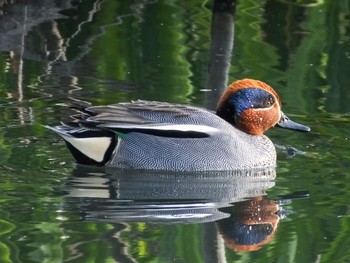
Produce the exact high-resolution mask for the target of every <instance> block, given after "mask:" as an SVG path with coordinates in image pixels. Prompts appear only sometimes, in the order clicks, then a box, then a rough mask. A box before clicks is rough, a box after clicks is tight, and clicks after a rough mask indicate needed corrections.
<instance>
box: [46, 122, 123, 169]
mask: <svg viewBox="0 0 350 263" xmlns="http://www.w3.org/2000/svg"><path fill="white" fill-rule="evenodd" d="M45 127H46V128H48V129H50V130H52V131H54V132H55V133H57V134H58V135H60V136H61V137H62V138H63V140H64V141H65V143H66V145H67V147H68V149H69V150H70V152H71V154H72V155H73V157H74V159H75V160H76V162H77V163H79V164H85V165H97V166H103V165H105V164H106V163H107V162H108V161H109V160H110V159H111V156H112V153H113V151H114V149H115V147H116V145H117V140H118V139H117V136H116V134H115V133H114V132H111V131H107V130H98V129H96V130H90V129H84V128H81V127H79V128H78V127H71V126H69V125H66V124H62V125H60V126H55V127H51V126H45Z"/></svg>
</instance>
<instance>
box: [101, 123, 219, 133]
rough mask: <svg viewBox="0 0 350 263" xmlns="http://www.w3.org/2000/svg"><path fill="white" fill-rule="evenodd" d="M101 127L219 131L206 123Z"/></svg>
mask: <svg viewBox="0 0 350 263" xmlns="http://www.w3.org/2000/svg"><path fill="white" fill-rule="evenodd" d="M99 127H106V128H123V129H144V130H161V131H167V130H169V131H183V132H191V131H193V132H217V131H219V130H218V129H216V128H214V127H210V126H206V125H195V124H170V125H157V126H156V125H155V126H146V125H131V124H129V125H128V124H119V125H113V124H112V125H110V124H106V125H99Z"/></svg>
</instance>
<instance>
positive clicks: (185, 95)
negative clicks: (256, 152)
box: [0, 0, 350, 263]
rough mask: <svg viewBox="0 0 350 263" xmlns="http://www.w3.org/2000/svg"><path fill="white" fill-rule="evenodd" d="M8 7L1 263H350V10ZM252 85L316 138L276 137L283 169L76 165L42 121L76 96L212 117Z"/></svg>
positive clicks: (196, 5) (0, 98)
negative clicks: (266, 87) (235, 86)
mask: <svg viewBox="0 0 350 263" xmlns="http://www.w3.org/2000/svg"><path fill="white" fill-rule="evenodd" d="M13 2H15V3H13V4H6V3H5V4H0V5H1V10H2V11H3V12H2V14H1V16H0V30H1V36H2V37H1V40H0V49H1V51H2V52H1V53H0V80H1V81H0V127H1V128H0V174H1V179H0V203H1V206H0V215H1V217H0V251H1V252H0V262H50V263H52V262H349V261H350V253H349V250H348V244H349V243H350V238H349V236H350V221H349V205H348V203H349V202H348V200H349V199H350V194H349V193H350V189H349V188H350V184H349V181H350V180H349V177H350V174H349V166H350V154H349V153H350V135H349V130H350V104H349V103H348V101H349V99H350V95H349V92H348V87H349V84H350V78H349V74H348V69H349V68H350V55H349V54H350V49H349V47H350V45H349V37H348V36H349V30H350V26H349V24H350V21H349V13H350V2H349V0H340V1H316V0H315V1H312V0H311V1H297V3H296V1H257V0H256V1H254V0H251V1H240V2H239V4H238V5H237V7H236V12H235V17H234V19H233V18H232V17H231V16H229V15H225V14H222V15H221V16H218V17H216V20H215V19H213V18H212V12H211V7H212V3H211V2H210V1H206V2H204V1H190V2H186V1H141V0H140V1H112V0H105V1H92V0H91V1H82V2H78V1H71V2H70V1H59V2H60V3H58V2H57V1H13ZM213 21H214V22H215V23H214V22H213ZM212 22H213V23H214V26H213V33H211V32H212V31H211V23H212ZM233 24H234V34H232V36H231V35H229V34H228V32H232V30H233V28H232V25H233ZM215 30H216V31H215ZM220 30H221V31H220ZM222 31H224V32H226V33H225V34H224V35H223V34H222V33H220V32H222ZM217 32H219V33H217ZM211 34H213V37H211ZM232 38H234V42H232ZM232 43H234V45H233V49H232V57H231V58H230V51H231V50H230V48H232ZM208 65H210V67H209V71H208ZM208 72H209V73H208ZM244 77H250V78H257V79H261V80H264V81H266V82H268V83H269V84H271V85H272V86H273V87H274V88H275V89H276V91H277V92H278V93H279V94H280V96H281V99H282V102H283V110H284V112H285V113H287V114H288V115H289V116H290V117H292V118H293V119H295V120H297V121H299V122H301V123H305V124H307V125H309V126H310V127H311V128H312V132H311V133H296V132H293V131H286V130H282V129H277V128H276V129H272V130H271V131H269V132H268V134H267V135H268V136H269V137H270V138H271V139H272V140H273V141H274V143H276V145H277V147H278V149H279V150H278V167H277V169H276V170H274V169H273V170H268V171H254V172H250V173H248V174H247V173H244V172H243V174H242V173H239V174H232V173H219V174H215V175H213V174H210V173H201V174H197V175H193V174H192V175H188V176H186V175H183V174H176V173H167V174H164V173H152V172H150V173H143V174H138V173H135V172H133V171H123V172H122V171H104V170H101V169H97V170H95V169H89V168H86V167H77V166H74V164H73V160H72V157H71V156H70V154H69V152H68V150H67V149H66V147H65V145H64V144H63V142H62V141H61V140H60V139H59V138H57V136H55V135H54V134H52V133H51V132H50V131H48V130H47V129H45V128H44V127H43V125H46V124H49V125H55V124H58V123H59V120H61V119H65V118H67V116H68V115H69V114H70V113H72V111H70V110H69V109H67V104H69V102H71V101H72V100H81V101H88V102H91V103H93V104H108V103H115V102H121V101H127V100H131V99H149V100H162V101H169V102H177V103H188V104H192V105H197V106H202V107H208V108H211V109H212V108H213V107H215V102H216V101H217V97H218V96H219V95H220V92H221V90H222V88H223V86H224V84H225V82H226V81H227V80H228V81H233V80H235V79H241V78H244ZM214 84H215V86H213V85H214ZM291 147H294V148H295V149H296V151H293V148H291ZM287 150H288V151H287ZM294 153H296V154H295V156H294V157H292V155H294ZM259 219H260V222H263V224H256V222H258V221H259ZM247 231H248V232H249V231H250V232H251V235H250V236H246V235H244V232H247ZM255 231H256V232H255ZM252 241H254V242H255V243H257V245H249V244H251V243H252ZM254 242H253V243H254ZM239 244H240V245H239ZM249 250H250V251H249Z"/></svg>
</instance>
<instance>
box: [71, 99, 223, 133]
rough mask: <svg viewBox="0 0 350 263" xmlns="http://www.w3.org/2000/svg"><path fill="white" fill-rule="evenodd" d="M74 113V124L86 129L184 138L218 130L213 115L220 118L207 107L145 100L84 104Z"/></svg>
mask: <svg viewBox="0 0 350 263" xmlns="http://www.w3.org/2000/svg"><path fill="white" fill-rule="evenodd" d="M72 117H73V118H74V119H75V121H74V122H73V123H74V125H77V124H78V126H79V127H80V128H83V129H87V130H96V129H102V130H110V131H114V132H119V133H129V132H141V133H147V134H152V135H157V136H165V137H184V138H203V137H208V136H210V134H211V133H213V132H215V131H218V129H217V128H216V127H215V126H213V123H212V121H210V119H214V120H216V119H219V117H217V116H216V115H215V114H214V113H212V112H209V111H207V110H205V109H201V108H197V107H192V106H187V105H181V104H171V103H164V102H157V101H144V100H137V101H132V102H129V103H118V104H112V105H107V106H91V107H87V108H85V109H84V110H83V112H82V113H81V114H78V115H74V116H72ZM208 119H209V120H208ZM220 121H221V119H220ZM214 122H215V121H214ZM65 125H67V124H65ZM68 125H71V124H68Z"/></svg>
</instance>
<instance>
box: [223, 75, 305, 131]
mask: <svg viewBox="0 0 350 263" xmlns="http://www.w3.org/2000/svg"><path fill="white" fill-rule="evenodd" d="M281 107H282V105H281V101H280V98H279V96H278V94H277V93H276V91H274V89H273V88H272V87H271V86H269V85H267V84H266V83H264V82H262V81H259V80H253V79H242V80H238V81H236V82H233V83H232V84H231V85H230V86H229V87H228V88H227V90H226V91H225V92H224V94H223V95H222V96H221V98H220V100H219V103H218V106H217V110H216V114H217V115H218V116H220V117H221V118H223V119H224V120H226V121H227V122H229V123H231V124H232V125H234V126H236V127H237V128H238V129H240V130H242V131H244V132H246V133H248V134H251V135H261V134H263V133H264V132H265V131H267V130H268V129H270V128H271V127H273V126H275V125H276V124H277V125H279V126H280V127H282V128H287V129H292V130H298V131H304V132H308V131H310V128H309V127H307V126H305V125H302V124H299V123H296V122H293V121H292V120H290V119H289V118H288V117H287V116H286V115H285V114H284V113H283V112H282V111H281Z"/></svg>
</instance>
